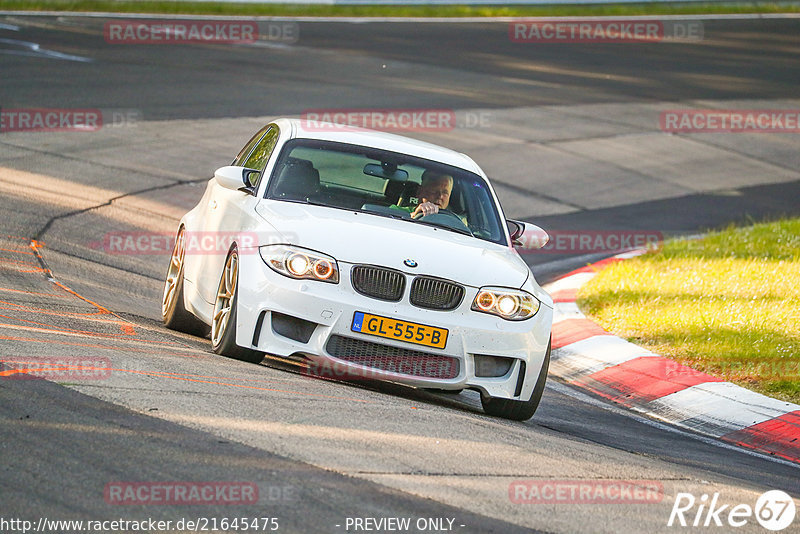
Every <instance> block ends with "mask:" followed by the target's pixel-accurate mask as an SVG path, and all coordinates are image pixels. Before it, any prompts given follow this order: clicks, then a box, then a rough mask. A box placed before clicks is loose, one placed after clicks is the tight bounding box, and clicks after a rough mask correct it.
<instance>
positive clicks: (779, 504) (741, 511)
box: [667, 490, 796, 532]
mask: <svg viewBox="0 0 800 534" xmlns="http://www.w3.org/2000/svg"><path fill="white" fill-rule="evenodd" d="M795 513H796V506H795V503H794V500H793V499H792V497H791V496H790V495H789V494H788V493H786V492H783V491H780V490H771V491H767V492H765V493H762V494H761V495H759V497H758V499H757V500H756V504H755V506H750V505H749V504H737V505H731V504H723V503H722V502H721V501H720V497H719V493H714V494H713V495H711V496H709V495H707V494H703V495H702V496H700V498H699V499H698V498H696V497H695V496H694V495H692V494H691V493H678V494H677V495H676V496H675V503H674V504H673V505H672V512H671V513H670V514H669V520H668V521H667V526H669V527H671V526H678V527H743V526H745V525H747V524H748V523H749V522H750V521H751V520H752V519H753V518H754V517H755V520H756V521H758V523H759V524H760V525H761V526H762V527H764V528H765V529H767V530H771V531H774V532H777V531H780V530H783V529H785V528H786V527H788V526H789V525H791V524H792V522H793V521H794V516H795Z"/></svg>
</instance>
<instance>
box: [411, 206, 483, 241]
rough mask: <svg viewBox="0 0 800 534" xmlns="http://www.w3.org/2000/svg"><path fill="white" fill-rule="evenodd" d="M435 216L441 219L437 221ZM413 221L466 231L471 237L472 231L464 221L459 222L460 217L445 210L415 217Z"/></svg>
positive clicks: (441, 209) (440, 209)
mask: <svg viewBox="0 0 800 534" xmlns="http://www.w3.org/2000/svg"><path fill="white" fill-rule="evenodd" d="M437 216H441V217H442V219H441V220H439V221H437V220H436V219H437ZM415 220H418V221H423V222H432V223H437V222H438V224H441V225H442V226H448V227H450V228H454V229H456V230H466V231H468V232H469V233H470V235H472V230H470V229H469V228H468V227H467V225H466V224H464V221H462V220H461V217H459V216H458V215H456V214H455V213H454V212H452V211H450V210H448V209H445V208H439V211H438V212H437V213H431V214H430V215H422V216H417V217H415Z"/></svg>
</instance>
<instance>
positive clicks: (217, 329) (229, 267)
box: [211, 248, 264, 363]
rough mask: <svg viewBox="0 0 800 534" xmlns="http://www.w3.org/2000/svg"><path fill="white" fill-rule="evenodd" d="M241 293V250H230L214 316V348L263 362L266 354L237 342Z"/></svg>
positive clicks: (227, 353)
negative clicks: (237, 315)
mask: <svg viewBox="0 0 800 534" xmlns="http://www.w3.org/2000/svg"><path fill="white" fill-rule="evenodd" d="M238 296H239V253H238V252H237V250H236V249H235V248H234V249H232V250H231V251H230V252H229V253H228V259H227V260H225V268H224V269H222V276H221V277H220V280H219V287H218V289H217V298H216V301H215V302H214V315H213V316H212V318H211V348H212V350H213V351H214V352H216V353H217V354H222V355H223V356H229V357H231V358H236V359H238V360H244V361H248V362H253V363H259V362H260V361H261V360H263V359H264V355H263V354H262V353H260V352H258V351H255V350H252V349H248V348H245V347H240V346H239V345H237V344H236V303H237V300H238Z"/></svg>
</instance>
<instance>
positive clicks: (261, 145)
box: [241, 126, 278, 186]
mask: <svg viewBox="0 0 800 534" xmlns="http://www.w3.org/2000/svg"><path fill="white" fill-rule="evenodd" d="M277 143H278V128H277V127H274V126H273V127H272V128H270V129H269V131H268V132H267V133H266V134H264V137H263V138H262V139H261V141H259V142H258V144H257V145H256V147H255V148H254V149H253V151H252V152H251V153H250V155H249V156H248V157H247V159H246V160H245V161H244V163H242V165H241V166H242V167H247V168H248V169H255V170H257V171H259V173H258V174H255V173H253V175H252V176H251V178H250V180H251V184H250V185H252V186H256V185H258V181H259V179H260V178H261V174H262V173H263V172H264V167H266V166H267V161H268V160H269V157H270V155H272V151H273V150H275V145H276V144H277Z"/></svg>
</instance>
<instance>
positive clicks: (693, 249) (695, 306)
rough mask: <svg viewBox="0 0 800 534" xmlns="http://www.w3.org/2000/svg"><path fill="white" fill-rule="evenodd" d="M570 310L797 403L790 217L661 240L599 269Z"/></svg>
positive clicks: (798, 344) (799, 234) (796, 235)
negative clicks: (650, 248) (694, 236)
mask: <svg viewBox="0 0 800 534" xmlns="http://www.w3.org/2000/svg"><path fill="white" fill-rule="evenodd" d="M578 305H579V306H580V307H581V309H582V310H583V311H584V313H586V315H588V316H589V317H591V318H592V319H593V320H594V321H596V322H597V323H598V324H600V325H601V326H603V327H604V328H605V329H607V330H608V331H610V332H612V333H614V334H616V335H618V336H620V337H623V338H626V339H628V340H629V341H632V342H634V343H636V344H638V345H641V346H644V347H647V348H649V349H650V350H652V351H654V352H656V353H658V354H661V355H663V356H667V357H670V358H672V359H674V360H677V361H679V362H680V363H684V364H686V365H689V366H691V367H693V368H695V369H697V370H699V371H703V372H705V373H708V374H711V375H714V376H718V377H720V378H723V379H725V380H728V381H731V382H735V383H737V384H739V385H741V386H744V387H747V388H749V389H753V390H755V391H758V392H760V393H764V394H766V395H770V396H773V397H776V398H780V399H783V400H788V401H791V402H794V403H798V404H800V218H798V219H785V220H781V221H776V222H769V223H761V224H754V225H752V226H748V227H744V228H735V227H729V228H727V229H725V230H723V231H720V232H714V233H711V234H708V235H707V236H705V237H704V238H702V239H691V240H690V239H678V240H672V241H668V242H666V243H665V244H664V247H663V249H662V250H661V251H659V252H655V253H651V254H646V255H644V256H641V257H638V258H634V259H632V260H628V261H624V262H619V263H615V264H612V265H611V266H609V267H608V268H606V269H603V270H602V271H601V272H600V273H599V274H598V275H597V276H596V277H595V278H594V279H592V280H591V281H590V282H589V283H588V284H586V285H585V286H584V287H583V288H581V290H580V291H579V292H578Z"/></svg>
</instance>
